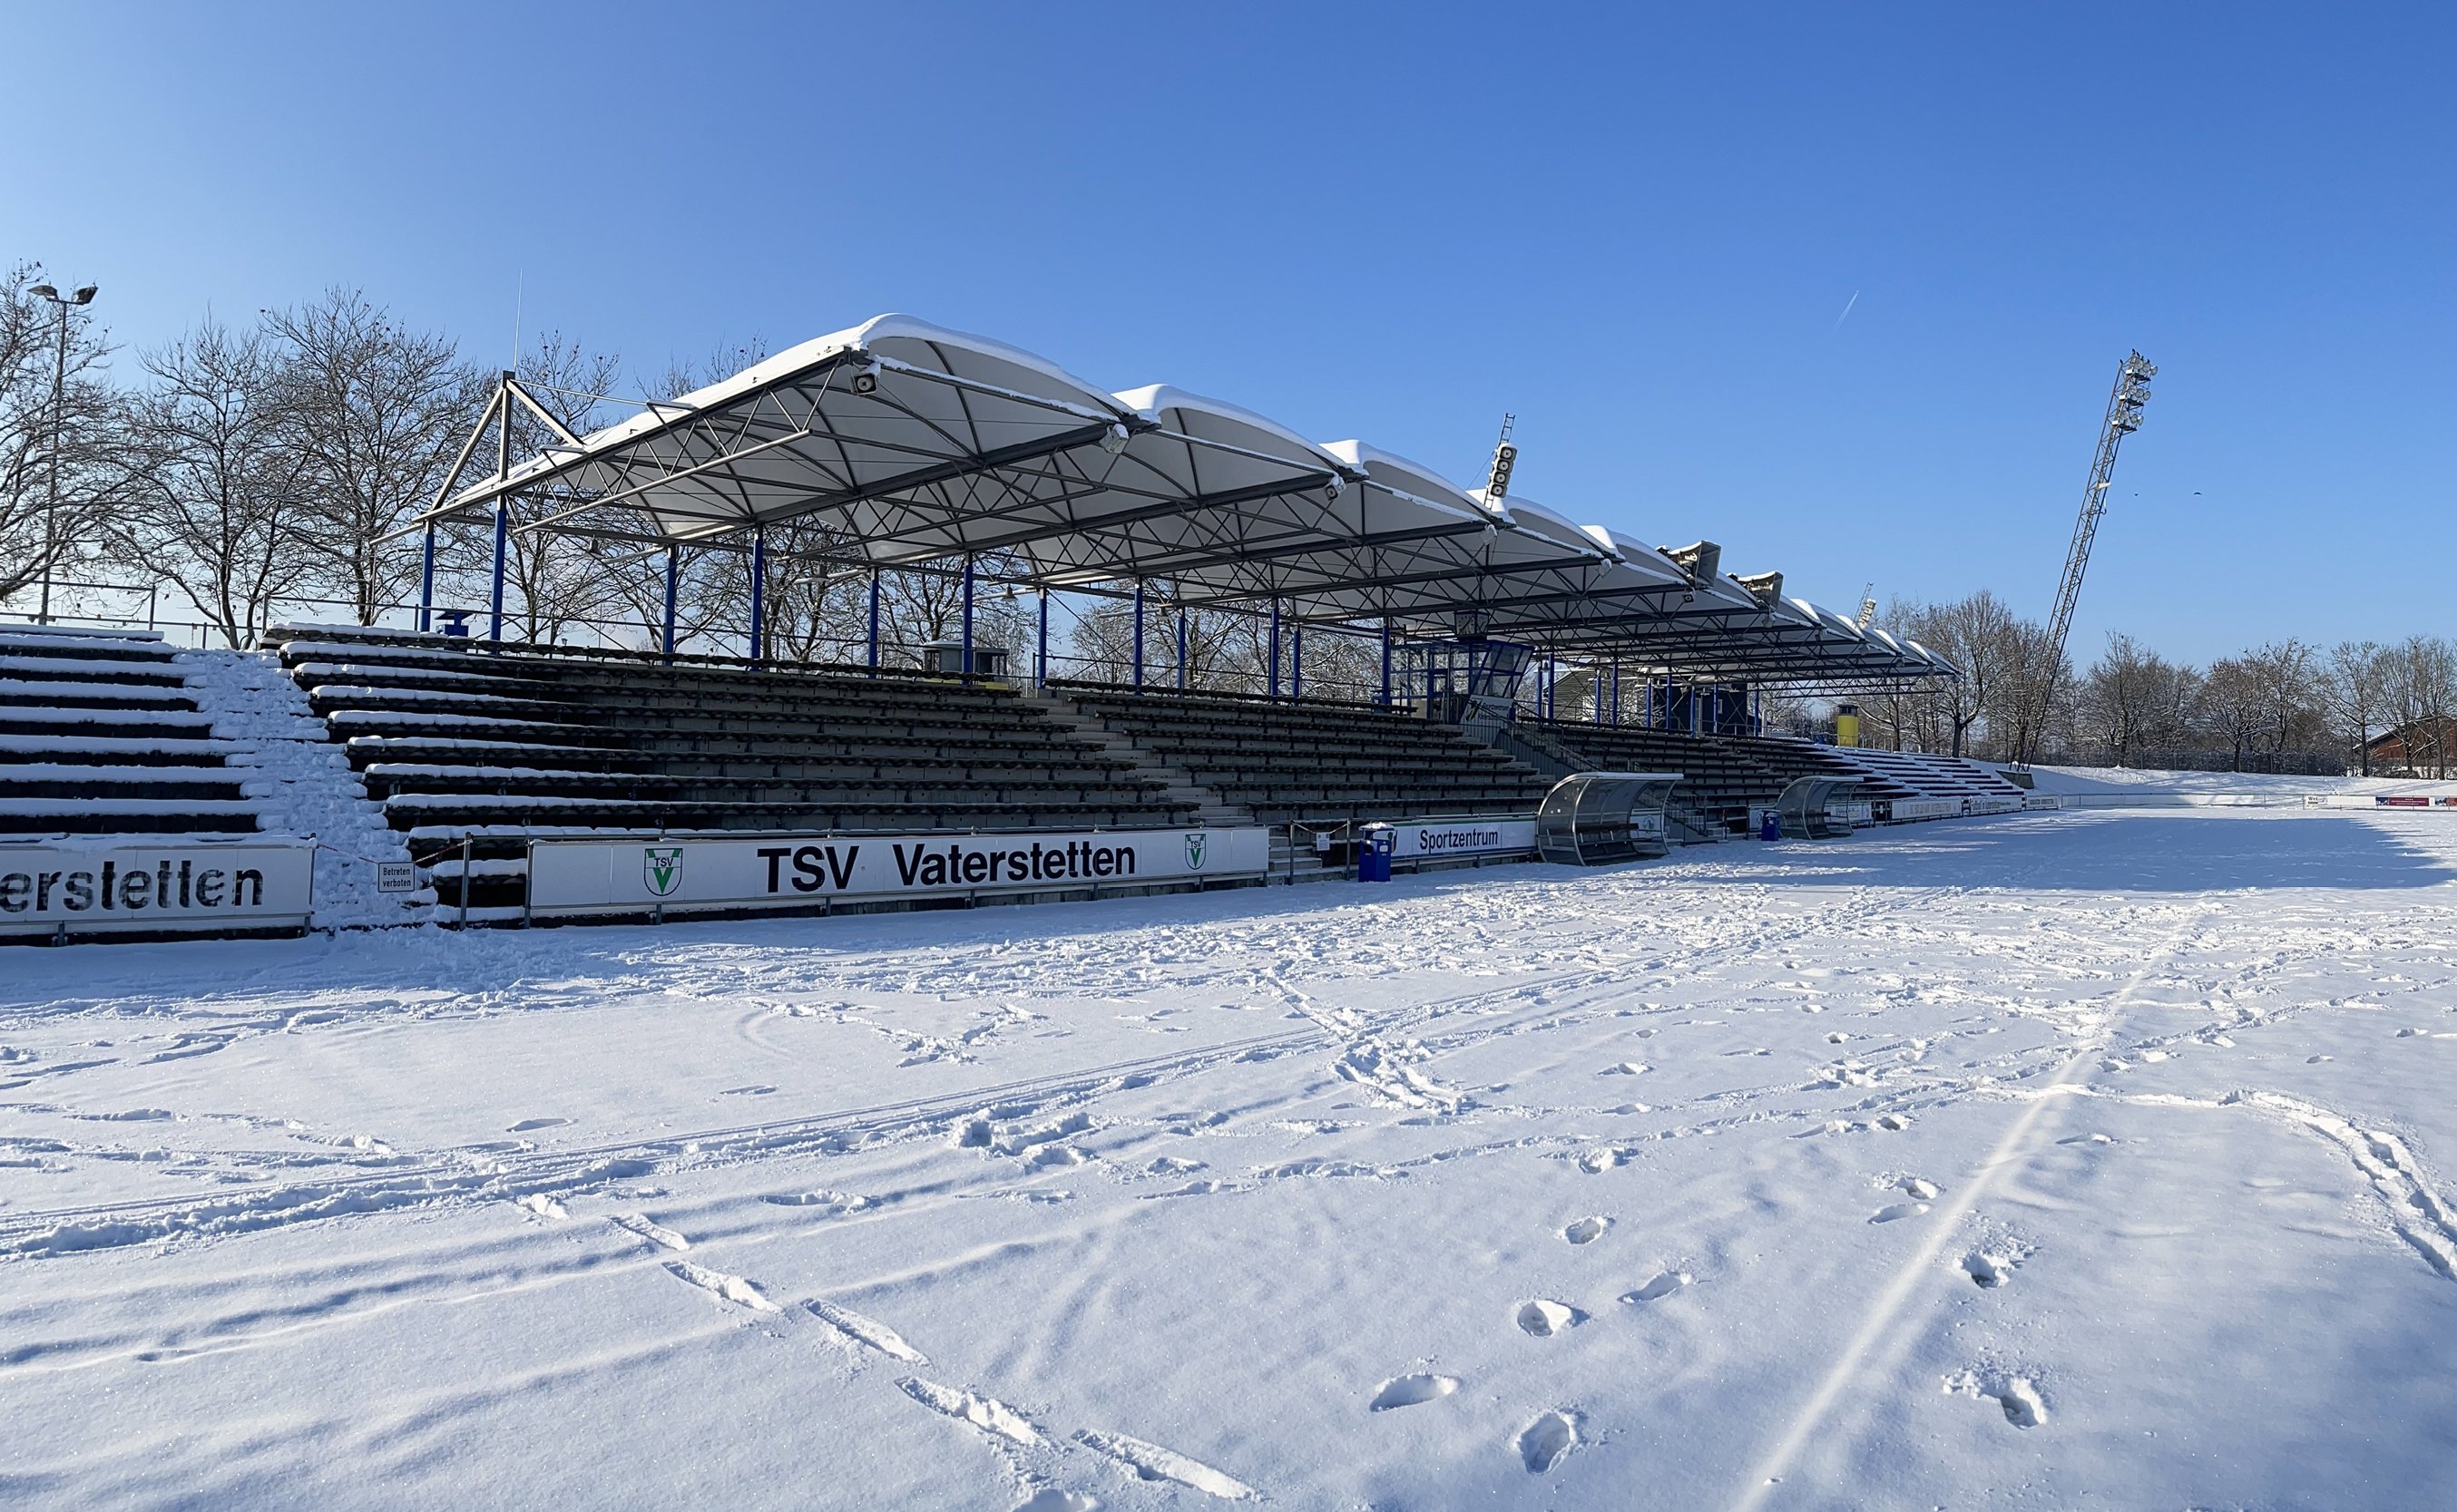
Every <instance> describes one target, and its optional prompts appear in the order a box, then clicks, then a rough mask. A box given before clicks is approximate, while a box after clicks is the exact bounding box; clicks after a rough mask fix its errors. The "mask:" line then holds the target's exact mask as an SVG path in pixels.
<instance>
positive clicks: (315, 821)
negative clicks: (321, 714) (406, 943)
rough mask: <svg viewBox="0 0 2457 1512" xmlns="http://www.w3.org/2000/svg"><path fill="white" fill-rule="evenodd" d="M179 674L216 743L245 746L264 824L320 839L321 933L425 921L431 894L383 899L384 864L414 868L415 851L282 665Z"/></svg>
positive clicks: (242, 754)
mask: <svg viewBox="0 0 2457 1512" xmlns="http://www.w3.org/2000/svg"><path fill="white" fill-rule="evenodd" d="M177 665H178V669H179V671H180V672H181V674H183V675H184V676H185V677H186V679H187V684H188V694H189V696H190V697H192V698H194V699H195V700H196V707H197V709H198V710H199V711H200V712H202V713H203V714H204V715H205V716H206V717H207V718H209V719H211V720H212V721H213V727H214V734H215V736H216V738H217V739H220V740H224V741H228V742H231V743H233V745H234V746H237V750H236V751H235V752H234V754H232V755H230V756H229V757H228V758H227V760H228V761H229V763H230V765H231V766H232V768H233V774H234V775H237V776H242V777H247V778H250V779H252V780H251V781H250V783H249V787H248V791H249V793H250V796H251V807H254V808H255V809H256V811H257V813H258V823H259V824H260V825H261V826H262V827H263V828H265V829H266V830H268V831H270V832H273V833H276V834H293V835H308V836H313V837H314V838H315V840H316V842H317V849H316V927H317V928H319V929H361V928H366V927H369V926H376V925H385V924H398V923H401V922H403V920H405V919H418V918H422V917H423V910H424V909H425V908H426V907H427V906H428V905H429V904H431V903H432V902H433V901H434V893H433V891H432V890H431V889H421V890H419V891H416V892H407V893H400V892H395V893H385V892H379V891H378V890H376V866H377V864H378V863H379V862H385V861H407V860H408V859H409V848H408V847H407V846H406V845H404V844H403V838H402V837H401V836H400V835H398V834H396V833H394V832H393V830H392V829H391V828H390V827H389V826H388V825H387V824H386V822H385V820H384V814H383V809H382V807H380V806H379V805H377V804H376V803H375V802H374V801H373V800H372V799H370V798H368V796H367V790H366V785H365V783H363V782H361V780H360V778H359V774H358V773H357V772H356V771H354V770H352V769H351V766H350V759H349V755H348V753H347V752H346V751H344V750H343V749H342V748H341V746H338V745H335V744H334V743H333V740H332V738H331V736H330V734H329V733H328V732H327V730H326V728H325V725H324V721H322V720H320V719H319V718H317V717H316V714H315V711H314V710H313V709H312V708H311V707H310V706H309V705H308V703H307V695H306V693H305V692H303V691H302V690H301V689H300V688H299V684H296V683H294V682H292V681H291V680H290V678H289V677H288V676H287V675H286V674H285V673H284V672H283V671H282V669H281V664H280V662H279V660H278V659H276V658H275V657H273V656H270V655H267V654H265V653H263V652H259V651H182V652H180V653H179V657H178V663H177ZM190 807H194V806H190Z"/></svg>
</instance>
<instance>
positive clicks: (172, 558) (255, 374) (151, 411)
mask: <svg viewBox="0 0 2457 1512" xmlns="http://www.w3.org/2000/svg"><path fill="white" fill-rule="evenodd" d="M281 369H282V355H281V352H280V348H279V342H278V341H276V340H274V339H272V338H270V337H267V336H266V334H265V333H264V332H262V331H260V330H258V331H243V332H235V331H232V330H231V329H230V328H228V327H227V326H224V325H222V324H221V323H220V322H218V321H217V320H214V319H213V318H211V317H207V318H206V320H205V321H204V323H203V324H201V325H199V326H198V327H197V328H196V330H195V331H194V332H192V333H191V334H189V335H188V336H186V337H181V338H180V339H179V340H177V341H175V342H173V343H172V344H171V345H169V346H167V347H164V348H162V349H161V350H160V351H157V352H153V353H150V354H148V355H147V356H146V358H145V370H146V372H147V373H149V374H151V375H152V376H153V378H154V382H153V385H152V386H151V388H149V389H148V390H147V391H145V392H143V393H141V394H138V395H136V396H134V398H132V399H131V400H130V401H129V406H128V424H127V430H126V435H127V439H126V449H125V452H124V454H123V455H124V460H125V461H126V464H127V466H128V468H129V471H130V476H131V479H132V481H133V483H134V486H133V487H132V488H131V489H130V496H129V500H128V504H127V507H126V508H124V509H121V510H116V511H114V512H113V513H112V514H111V515H110V516H108V517H107V519H106V520H105V521H104V522H103V525H102V532H103V536H104V539H105V541H107V555H108V556H109V557H111V558H112V559H113V560H114V561H115V562H119V563H121V564H122V565H124V566H125V567H129V568H134V569H136V570H139V571H143V572H147V573H151V574H153V575H155V576H156V577H158V578H160V579H161V580H163V581H165V582H169V583H171V584H172V585H173V586H174V587H175V588H177V589H178V590H179V592H180V594H181V595H182V596H183V597H185V598H186V599H187V600H188V602H189V603H192V604H194V605H195V606H196V612H197V613H198V614H199V615H201V616H203V617H204V620H205V623H208V624H210V625H212V626H213V628H214V631H215V633H216V634H217V635H219V636H220V637H221V639H222V642H223V644H227V645H230V646H233V647H245V646H249V645H253V644H256V639H257V637H258V634H259V633H260V632H261V631H262V630H263V629H264V627H265V625H266V623H268V622H269V621H270V620H271V619H272V618H273V609H274V604H275V603H276V601H278V600H279V599H282V598H284V597H288V596H291V595H294V594H296V593H297V592H298V591H299V585H300V584H301V582H304V581H305V579H306V578H307V575H308V574H309V573H310V572H311V571H312V570H313V569H314V566H315V560H314V554H313V551H312V549H311V546H310V542H309V541H308V538H307V535H306V534H305V525H306V523H307V521H306V519H305V516H306V513H307V506H306V501H305V500H304V499H303V497H302V494H301V488H302V481H303V480H302V476H301V475H302V473H303V472H304V471H305V468H306V466H307V459H306V458H305V456H304V454H302V453H299V452H298V451H295V450H293V449H292V448H291V447H289V446H288V445H287V444H285V431H286V424H285V422H286V419H287V417H286V415H285V412H284V410H283V408H282V394H283V384H282V371H281Z"/></svg>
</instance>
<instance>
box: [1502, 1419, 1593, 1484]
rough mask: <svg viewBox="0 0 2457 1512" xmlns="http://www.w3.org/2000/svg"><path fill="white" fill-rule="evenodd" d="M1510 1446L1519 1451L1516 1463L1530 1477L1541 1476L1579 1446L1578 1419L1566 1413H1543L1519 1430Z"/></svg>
mask: <svg viewBox="0 0 2457 1512" xmlns="http://www.w3.org/2000/svg"><path fill="white" fill-rule="evenodd" d="M1512 1442H1513V1447H1515V1448H1517V1449H1518V1462H1519V1463H1520V1464H1523V1465H1525V1466H1526V1467H1527V1473H1528V1474H1529V1475H1542V1474H1544V1473H1545V1472H1546V1471H1548V1470H1550V1469H1552V1468H1553V1467H1554V1466H1555V1465H1557V1464H1559V1463H1560V1462H1561V1457H1562V1456H1563V1455H1565V1454H1568V1453H1569V1452H1570V1451H1571V1450H1572V1449H1574V1448H1576V1447H1578V1443H1579V1416H1578V1414H1577V1413H1574V1412H1568V1411H1555V1412H1548V1413H1545V1414H1544V1415H1543V1416H1542V1417H1540V1418H1538V1419H1537V1420H1535V1421H1534V1422H1531V1423H1529V1424H1528V1425H1527V1426H1526V1427H1524V1428H1521V1429H1520V1430H1519V1431H1518V1438H1517V1439H1516V1440H1513V1441H1512Z"/></svg>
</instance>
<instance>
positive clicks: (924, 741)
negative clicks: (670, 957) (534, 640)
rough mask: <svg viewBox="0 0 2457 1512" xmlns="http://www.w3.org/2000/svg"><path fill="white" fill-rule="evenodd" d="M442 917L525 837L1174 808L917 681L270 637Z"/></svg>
mask: <svg viewBox="0 0 2457 1512" xmlns="http://www.w3.org/2000/svg"><path fill="white" fill-rule="evenodd" d="M268 639H269V640H270V641H272V642H274V643H276V644H279V648H280V654H281V658H282V662H283V664H284V665H285V666H287V667H288V668H289V671H290V674H291V676H292V677H294V678H295V679H297V681H298V682H299V685H300V686H302V687H304V688H305V689H306V690H307V693H308V697H309V700H310V702H311V704H312V705H313V706H314V708H315V710H316V712H317V713H319V714H320V715H322V716H323V718H324V719H325V721H326V722H327V724H328V725H329V726H330V728H331V730H332V733H333V735H334V737H335V738H336V739H337V740H340V741H341V742H343V743H344V745H345V748H346V749H347V750H348V752H349V756H350V761H351V763H352V765H353V766H357V767H358V768H359V770H360V772H361V775H362V776H363V777H364V779H365V781H366V784H367V787H368V790H369V792H370V793H371V794H372V795H373V796H374V797H376V798H377V799H378V800H380V801H381V802H382V804H383V806H384V807H385V810H386V812H387V813H388V814H389V816H390V818H391V821H392V824H393V827H394V828H396V829H398V830H401V831H403V832H404V833H406V834H407V835H408V837H409V839H410V842H411V848H412V850H413V851H414V852H415V853H416V854H417V855H418V856H419V858H420V859H421V860H422V861H423V862H426V863H428V865H429V868H430V871H431V873H432V874H433V876H434V877H435V880H436V885H437V888H438V890H439V893H440V898H441V902H442V903H443V904H444V907H446V908H447V909H449V908H453V907H456V906H457V905H458V904H459V903H460V901H461V896H460V892H459V884H458V878H459V876H460V874H461V873H460V866H461V862H460V859H459V858H460V856H461V854H462V850H463V846H464V842H465V841H466V843H467V845H466V853H467V856H468V858H469V861H470V866H469V873H470V876H471V883H470V889H469V898H470V902H471V904H472V906H473V907H474V908H478V909H516V908H517V906H518V904H519V902H520V900H521V898H522V896H523V889H524V886H525V877H526V870H525V867H524V864H523V861H522V859H521V858H523V857H524V856H525V855H526V853H527V841H528V838H529V837H530V836H532V835H538V834H571V833H574V832H579V831H587V830H595V829H603V830H621V831H632V832H636V831H641V830H648V831H663V830H931V829H952V830H961V829H971V828H983V829H1000V828H1003V829H1039V828H1046V829H1069V828H1073V829H1083V828H1096V827H1099V828H1129V827H1136V826H1173V825H1180V824H1185V823H1187V822H1188V820H1189V819H1190V818H1191V817H1192V812H1191V808H1190V806H1188V805H1187V804H1186V803H1185V802H1184V801H1183V800H1181V799H1179V798H1177V797H1175V796H1172V795H1171V794H1170V793H1169V792H1168V791H1167V786H1166V785H1165V783H1163V782H1161V781H1160V780H1158V779H1156V778H1154V777H1152V776H1151V775H1149V774H1147V773H1146V772H1144V771H1141V770H1139V769H1137V767H1136V766H1135V764H1134V762H1133V760H1132V758H1130V757H1125V756H1121V755H1118V754H1115V753H1113V752H1111V751H1110V750H1108V749H1107V748H1105V746H1101V745H1100V744H1099V743H1098V742H1097V741H1095V740H1093V739H1091V738H1090V737H1087V736H1085V735H1084V734H1082V733H1080V732H1078V731H1076V730H1074V729H1071V728H1069V727H1068V726H1066V725H1064V724H1063V723H1062V722H1061V721H1058V720H1054V719H1052V718H1050V717H1049V715H1048V712H1047V711H1046V710H1045V709H1044V708H1043V706H1041V705H1038V704H1036V703H1034V702H1033V701H1030V700H1027V699H1024V698H1022V696H1020V695H1019V694H1017V693H1016V692H1015V691H1014V690H1013V689H1011V688H1005V687H999V686H993V685H987V684H969V685H968V684H963V683H961V682H959V681H956V680H953V679H949V678H940V677H931V676H925V675H922V674H918V673H903V672H881V673H877V674H870V673H865V672H862V671H860V670H857V669H853V670H848V669H828V670H812V669H796V670H782V669H776V668H773V667H759V666H753V665H751V664H745V663H740V662H734V661H729V660H725V659H717V658H696V657H677V658H674V659H672V660H671V661H668V660H667V659H664V658H661V657H657V656H653V655H644V654H637V653H628V652H611V651H579V650H569V649H560V648H546V647H531V646H520V645H498V644H490V643H485V642H472V641H467V640H458V639H454V638H448V637H443V636H417V635H404V634H399V633H394V632H388V631H378V630H364V629H345V628H332V627H326V626H291V627H284V628H283V629H281V630H279V631H278V632H277V633H276V634H274V635H273V636H271V637H269V638H268Z"/></svg>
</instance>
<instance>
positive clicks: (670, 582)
mask: <svg viewBox="0 0 2457 1512" xmlns="http://www.w3.org/2000/svg"><path fill="white" fill-rule="evenodd" d="M682 577H683V548H682V542H680V541H671V542H669V543H668V544H667V546H666V633H665V636H664V638H663V642H662V644H663V645H664V648H665V653H666V660H667V661H669V662H671V661H672V660H673V656H674V601H675V599H676V597H677V596H678V595H679V594H680V593H681V591H682Z"/></svg>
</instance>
